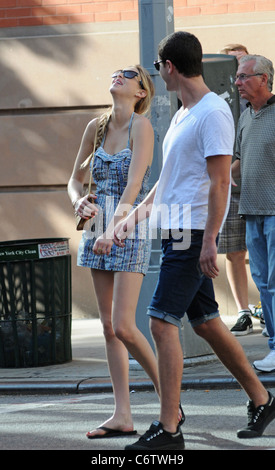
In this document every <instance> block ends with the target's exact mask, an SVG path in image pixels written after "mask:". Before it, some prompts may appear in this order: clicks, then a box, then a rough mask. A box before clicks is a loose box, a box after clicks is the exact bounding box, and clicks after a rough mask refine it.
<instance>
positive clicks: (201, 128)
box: [150, 92, 235, 230]
mask: <svg viewBox="0 0 275 470" xmlns="http://www.w3.org/2000/svg"><path fill="white" fill-rule="evenodd" d="M181 112H182V108H181V109H180V110H179V111H177V113H176V114H175V116H174V117H173V119H172V121H171V124H170V127H169V129H168V131H167V134H166V136H165V139H164V141H163V166H162V170H161V174H160V177H159V182H158V187H157V191H156V195H155V199H154V203H153V208H152V212H151V216H150V227H151V228H152V229H154V228H157V227H160V228H162V229H178V228H181V229H190V228H191V229H198V230H204V228H205V224H206V220H207V214H208V193H209V187H210V178H209V175H208V172H207V162H206V159H207V157H209V156H214V155H233V145H234V134H235V130H234V120H233V116H232V113H231V110H230V108H229V106H228V104H227V103H226V102H225V101H224V100H223V99H222V98H219V97H218V96H217V95H216V94H215V93H213V92H210V93H207V94H206V95H204V97H203V98H202V99H201V100H200V101H199V102H198V103H197V104H196V105H195V106H193V107H192V108H191V109H190V110H188V109H186V110H184V112H183V113H182V114H181ZM221 158H222V157H221ZM229 193H230V190H229ZM229 199H230V194H229V195H228V206H229Z"/></svg>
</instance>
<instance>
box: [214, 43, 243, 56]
mask: <svg viewBox="0 0 275 470" xmlns="http://www.w3.org/2000/svg"><path fill="white" fill-rule="evenodd" d="M233 51H244V52H245V53H246V54H248V50H247V48H246V47H245V46H243V45H242V44H227V46H224V48H223V49H222V50H221V51H220V54H228V52H233Z"/></svg>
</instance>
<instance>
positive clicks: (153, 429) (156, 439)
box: [125, 421, 184, 450]
mask: <svg viewBox="0 0 275 470" xmlns="http://www.w3.org/2000/svg"><path fill="white" fill-rule="evenodd" d="M138 449H140V450H142V449H144V450H169V449H170V450H181V449H184V439H183V435H182V432H181V430H180V426H178V427H177V431H176V432H175V433H171V432H167V431H165V430H164V429H163V426H162V424H161V423H160V422H159V421H154V422H153V423H152V424H151V426H150V428H149V429H148V431H146V433H145V434H143V436H141V437H140V438H139V440H138V441H137V442H135V443H134V444H130V445H128V446H126V447H125V450H138Z"/></svg>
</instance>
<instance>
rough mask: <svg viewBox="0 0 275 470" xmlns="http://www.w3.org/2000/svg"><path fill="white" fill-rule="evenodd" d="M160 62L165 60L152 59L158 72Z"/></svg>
mask: <svg viewBox="0 0 275 470" xmlns="http://www.w3.org/2000/svg"><path fill="white" fill-rule="evenodd" d="M162 62H166V61H165V60H155V61H154V66H155V69H157V71H158V72H159V68H160V64H161V63H162Z"/></svg>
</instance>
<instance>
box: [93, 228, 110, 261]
mask: <svg viewBox="0 0 275 470" xmlns="http://www.w3.org/2000/svg"><path fill="white" fill-rule="evenodd" d="M112 246H113V240H112V239H111V238H107V236H106V233H103V235H101V236H100V237H98V238H97V239H96V241H95V244H94V247H93V252H94V254H95V255H107V256H108V255H109V254H110V253H111V249H112Z"/></svg>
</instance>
